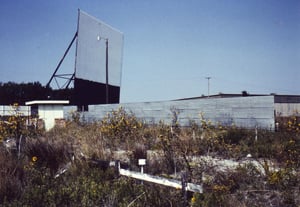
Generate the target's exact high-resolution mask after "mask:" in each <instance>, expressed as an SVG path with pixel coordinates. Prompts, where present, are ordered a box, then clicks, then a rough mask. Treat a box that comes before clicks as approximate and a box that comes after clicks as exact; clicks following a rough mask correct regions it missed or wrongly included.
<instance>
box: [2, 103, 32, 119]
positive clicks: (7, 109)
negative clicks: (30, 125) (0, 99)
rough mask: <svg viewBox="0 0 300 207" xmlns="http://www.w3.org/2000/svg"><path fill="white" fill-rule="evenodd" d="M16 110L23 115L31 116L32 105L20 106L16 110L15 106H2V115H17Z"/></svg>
mask: <svg viewBox="0 0 300 207" xmlns="http://www.w3.org/2000/svg"><path fill="white" fill-rule="evenodd" d="M16 112H17V113H18V114H19V115H22V116H30V115H31V108H30V106H18V110H17V111H16V110H15V109H14V107H13V106H8V105H2V106H0V116H12V115H15V114H16Z"/></svg>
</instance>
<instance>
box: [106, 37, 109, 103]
mask: <svg viewBox="0 0 300 207" xmlns="http://www.w3.org/2000/svg"><path fill="white" fill-rule="evenodd" d="M105 63H106V64H105V69H106V104H108V102H109V99H108V97H109V94H108V93H109V90H108V39H106V61H105Z"/></svg>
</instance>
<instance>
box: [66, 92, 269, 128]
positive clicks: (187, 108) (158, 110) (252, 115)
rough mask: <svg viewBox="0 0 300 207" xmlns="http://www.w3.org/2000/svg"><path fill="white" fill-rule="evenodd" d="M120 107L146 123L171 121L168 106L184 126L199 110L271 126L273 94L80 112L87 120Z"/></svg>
mask: <svg viewBox="0 0 300 207" xmlns="http://www.w3.org/2000/svg"><path fill="white" fill-rule="evenodd" d="M120 107H122V108H124V109H125V110H126V111H128V112H132V113H134V114H135V116H136V117H138V118H141V119H143V120H144V121H145V122H148V123H158V122H159V121H164V122H165V123H167V124H171V123H172V119H173V114H172V109H175V110H176V111H178V112H179V114H178V122H179V124H180V125H182V126H188V125H189V124H190V123H191V121H194V122H196V123H200V121H201V120H200V115H199V114H200V113H202V114H203V115H204V118H205V119H206V120H210V121H212V122H213V123H214V124H218V123H220V124H222V125H227V126H228V125H232V124H234V125H236V126H240V127H247V128H254V127H256V126H257V127H260V128H267V129H272V130H273V129H274V96H251V97H237V98H207V99H194V100H180V101H161V102H143V103H124V104H109V105H89V111H88V112H82V114H81V115H82V116H83V117H84V119H85V120H86V121H88V122H90V121H98V120H101V119H102V118H103V117H105V116H106V115H107V113H110V112H112V111H115V110H118V108H120ZM71 111H76V107H74V106H73V107H72V106H66V107H64V113H65V115H64V117H66V118H70V117H71V114H70V112H71Z"/></svg>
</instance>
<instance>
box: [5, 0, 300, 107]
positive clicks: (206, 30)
mask: <svg viewBox="0 0 300 207" xmlns="http://www.w3.org/2000/svg"><path fill="white" fill-rule="evenodd" d="M0 8H1V13H0V25H1V27H0V45H1V47H0V82H8V81H14V82H17V83H20V82H32V81H39V82H41V83H42V84H43V85H45V84H46V83H47V82H48V80H49V79H50V77H51V75H52V73H53V71H54V69H55V67H56V65H57V64H58V62H59V60H60V58H61V57H62V55H63V53H64V52H65V50H66V48H67V46H68V44H69V43H70V41H71V39H72V37H73V35H74V33H75V31H76V28H77V10H78V8H80V9H82V10H83V11H85V12H87V13H89V14H90V15H92V16H95V17H96V18H98V19H100V20H102V21H104V22H106V23H107V24H109V25H111V26H113V27H115V28H117V29H118V30H120V31H122V32H123V33H124V51H123V54H124V56H123V69H122V83H121V102H136V101H138V102H139V101H158V100H171V99H179V98H186V97H193V96H201V95H202V94H204V95H207V89H208V86H207V85H208V84H207V79H205V77H208V76H209V77H211V79H210V94H217V93H219V92H222V93H241V91H243V90H246V91H248V92H249V93H252V94H253V93H277V94H300V93H299V92H300V89H299V85H300V84H299V80H300V72H299V71H300V70H299V66H300V1H298V0H294V1H293V0H280V1H279V0H243V1H241V0H226V1H225V0H186V1H183V0H94V1H92V0H82V1H80V0H65V1H63V0H51V1H40V0H26V1H24V0H14V1H10V0H2V1H1V7H0ZM73 53H74V51H71V53H70V54H69V56H68V57H67V59H66V61H65V62H64V64H63V65H62V68H61V71H63V72H64V71H66V72H70V73H71V72H73V71H74V61H75V59H74V54H73Z"/></svg>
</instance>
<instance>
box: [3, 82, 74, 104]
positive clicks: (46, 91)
mask: <svg viewBox="0 0 300 207" xmlns="http://www.w3.org/2000/svg"><path fill="white" fill-rule="evenodd" d="M72 97H73V89H72V88H70V89H52V88H51V87H46V86H43V85H42V84H41V83H40V82H38V81H36V82H29V83H15V82H7V83H2V82H0V105H11V104H13V103H18V104H19V105H25V102H26V101H33V100H70V102H72V100H73V98H72Z"/></svg>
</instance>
